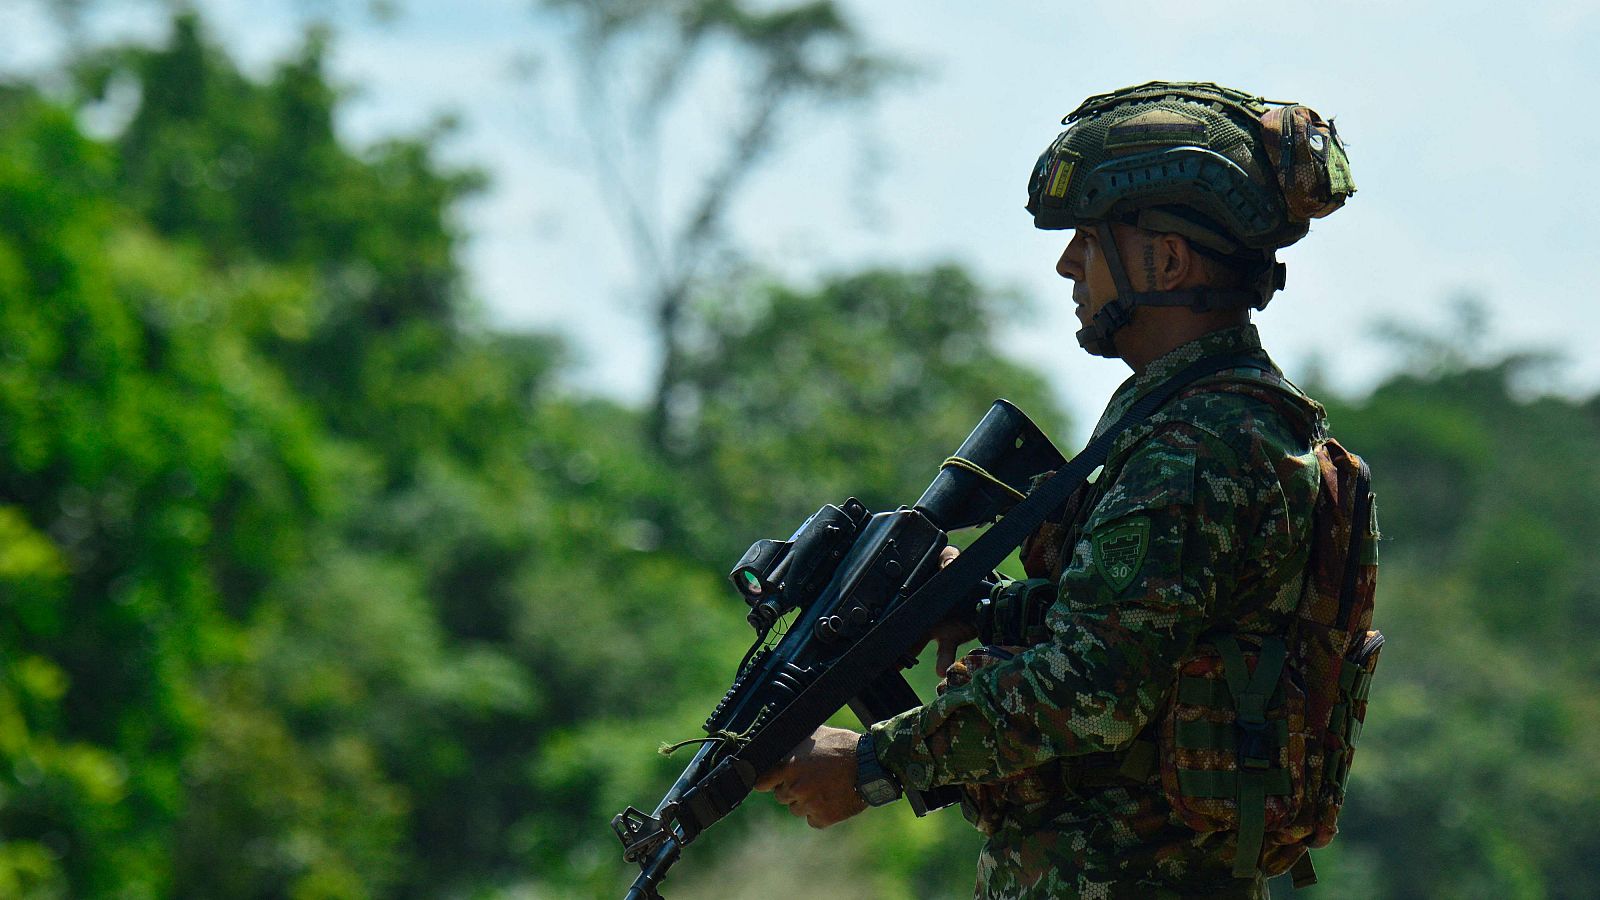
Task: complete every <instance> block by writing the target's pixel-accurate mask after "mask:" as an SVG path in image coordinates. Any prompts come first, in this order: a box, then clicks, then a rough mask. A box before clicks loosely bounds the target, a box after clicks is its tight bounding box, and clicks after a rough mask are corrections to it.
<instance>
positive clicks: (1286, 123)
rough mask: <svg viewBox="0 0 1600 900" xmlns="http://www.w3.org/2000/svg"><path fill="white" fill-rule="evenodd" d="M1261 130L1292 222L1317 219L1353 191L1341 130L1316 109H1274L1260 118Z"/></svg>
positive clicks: (1334, 208)
mask: <svg viewBox="0 0 1600 900" xmlns="http://www.w3.org/2000/svg"><path fill="white" fill-rule="evenodd" d="M1261 129H1262V139H1263V143H1264V144H1265V145H1266V151H1267V158H1268V159H1269V160H1270V161H1271V162H1272V168H1273V171H1274V172H1276V173H1277V176H1278V186H1279V187H1281V188H1282V189H1283V197H1284V200H1285V201H1286V203H1287V205H1288V211H1289V218H1290V219H1291V220H1294V221H1300V222H1304V221H1307V220H1309V219H1320V218H1322V217H1323V216H1326V215H1328V214H1329V213H1331V212H1333V211H1334V210H1336V209H1338V208H1339V207H1341V206H1343V205H1344V201H1345V200H1346V199H1348V198H1349V197H1350V195H1351V194H1354V193H1355V192H1356V184H1355V180H1354V179H1353V178H1351V176H1350V158H1349V157H1348V156H1346V155H1345V151H1344V144H1343V142H1341V141H1340V140H1339V130H1338V129H1337V128H1335V127H1334V125H1333V123H1332V122H1326V121H1323V118H1322V117H1321V116H1320V115H1318V114H1317V113H1316V111H1315V110H1313V109H1311V108H1310V107H1307V106H1300V105H1298V104H1296V105H1293V106H1280V107H1275V108H1273V109H1270V110H1268V111H1267V112H1266V113H1265V114H1263V115H1262V117H1261Z"/></svg>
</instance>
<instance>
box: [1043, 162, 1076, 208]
mask: <svg viewBox="0 0 1600 900" xmlns="http://www.w3.org/2000/svg"><path fill="white" fill-rule="evenodd" d="M1077 167H1078V161H1077V160H1073V159H1058V160H1056V162H1055V166H1053V167H1052V168H1051V170H1050V182H1049V191H1050V196H1052V197H1055V198H1057V199H1060V198H1062V197H1065V196H1066V195H1067V188H1068V187H1069V186H1070V185H1071V184H1072V170H1073V169H1075V168H1077Z"/></svg>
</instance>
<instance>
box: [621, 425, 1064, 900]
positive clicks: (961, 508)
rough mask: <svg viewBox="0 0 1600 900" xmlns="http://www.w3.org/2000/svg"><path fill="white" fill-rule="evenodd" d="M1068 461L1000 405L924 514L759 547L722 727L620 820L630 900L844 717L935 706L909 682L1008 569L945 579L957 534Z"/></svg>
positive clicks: (715, 725)
mask: <svg viewBox="0 0 1600 900" xmlns="http://www.w3.org/2000/svg"><path fill="white" fill-rule="evenodd" d="M1062 462H1063V458H1062V456H1061V453H1060V452H1058V451H1057V450H1056V448H1055V447H1054V445H1052V444H1051V443H1050V440H1049V438H1047V437H1045V435H1044V433H1043V432H1041V431H1040V430H1039V428H1038V427H1037V426H1036V425H1034V424H1033V422H1032V421H1030V420H1029V419H1028V417H1027V416H1026V415H1024V414H1023V413H1022V411H1021V410H1019V409H1017V408H1016V407H1015V406H1013V405H1012V404H1010V403H1008V402H1006V401H1004V400H997V401H995V403H994V405H993V406H992V407H991V408H990V409H989V412H988V414H987V415H985V416H984V418H983V420H982V421H981V422H979V423H978V426H977V427H976V428H975V429H973V431H972V434H971V435H969V436H968V437H967V439H966V441H964V442H963V443H962V444H961V447H960V449H958V450H957V451H956V453H955V455H954V456H952V457H950V458H949V459H948V460H946V461H945V462H944V464H943V465H942V466H941V467H940V470H939V474H938V475H937V476H936V477H935V478H934V480H933V482H932V484H930V485H929V486H928V489H927V491H925V492H924V493H923V495H922V497H921V499H919V500H917V502H916V504H915V505H913V506H910V507H905V506H902V507H900V508H899V509H897V510H895V511H893V512H879V513H873V512H870V511H869V510H868V509H867V508H866V507H865V506H863V505H862V504H861V502H860V501H858V500H856V499H855V498H853V497H852V498H850V499H849V500H846V501H845V502H844V503H842V504H839V505H833V504H829V505H827V506H824V507H822V508H821V509H819V510H817V512H816V513H815V514H814V515H812V516H811V517H810V518H809V519H807V520H806V521H805V523H804V524H802V525H801V526H800V528H799V529H798V530H796V531H795V533H794V535H793V536H791V537H790V538H789V539H788V540H786V541H775V540H762V541H756V542H755V543H754V544H752V545H751V547H750V549H749V550H748V551H746V552H745V554H744V556H743V557H742V558H741V559H740V560H739V563H738V565H736V566H734V568H733V571H732V572H731V573H730V574H729V576H728V578H729V580H730V581H732V582H733V586H734V588H735V589H736V590H737V591H738V593H739V595H740V596H741V597H742V598H743V599H744V601H745V603H746V604H748V605H749V607H750V612H749V616H748V620H749V622H750V625H751V627H752V628H754V629H755V631H756V640H755V643H754V644H752V645H751V647H750V652H749V653H747V654H745V657H744V659H743V661H742V662H741V663H740V665H739V668H738V672H737V675H736V676H735V678H734V680H733V685H732V687H730V688H729V689H728V692H727V694H726V695H724V696H723V698H722V701H721V702H720V703H718V704H717V707H716V709H715V710H714V711H713V712H712V713H711V716H710V718H708V719H706V722H705V731H706V734H707V735H708V737H706V738H704V739H703V740H702V742H701V744H700V747H699V748H698V750H697V752H696V753H695V755H694V758H693V759H692V760H691V761H690V763H689V765H688V767H687V768H685V769H684V770H683V774H682V775H680V776H678V780H677V781H676V782H675V783H674V784H673V785H672V787H671V789H670V790H668V791H667V793H666V796H665V797H663V798H662V800H661V802H660V803H658V804H656V806H655V809H654V811H653V812H651V813H648V814H647V813H644V812H643V811H641V810H638V809H635V808H633V807H631V806H630V807H628V808H627V809H626V810H625V811H623V812H622V813H619V814H618V815H617V816H616V817H615V818H614V819H612V822H611V827H612V828H613V830H615V831H616V833H617V837H618V838H620V839H621V841H622V846H623V858H624V859H625V860H627V861H628V862H632V863H637V864H638V865H639V866H640V869H641V871H640V873H639V876H638V878H637V879H636V880H635V881H634V883H633V887H632V888H631V889H630V890H629V892H628V894H627V900H660V897H661V894H660V893H659V890H658V887H659V885H660V883H661V881H662V880H663V879H664V878H665V876H666V873H667V869H668V868H669V867H670V866H672V864H673V863H674V862H676V861H677V860H678V858H679V856H680V855H681V853H682V851H683V848H684V847H685V846H687V845H688V844H689V843H690V842H692V841H694V839H695V838H697V837H699V836H700V833H701V832H703V831H704V830H705V829H706V828H707V827H709V826H710V825H711V824H712V823H714V822H716V821H718V820H720V819H721V818H723V817H724V816H726V815H728V814H729V813H730V812H732V811H733V809H734V808H735V807H737V806H738V805H739V803H740V802H741V801H742V800H743V799H744V798H745V797H746V796H748V795H749V793H750V791H751V788H752V786H753V785H754V784H755V781H756V777H757V775H759V774H760V773H762V772H764V771H766V770H768V769H770V768H772V767H773V766H774V765H776V764H777V763H778V762H779V761H781V760H782V759H783V758H784V757H785V756H786V755H788V754H789V752H790V751H792V750H793V749H794V747H795V746H796V745H798V744H799V743H800V741H801V740H803V739H804V738H806V737H807V736H809V735H810V734H811V732H812V731H814V730H815V729H816V728H817V726H819V725H821V724H823V723H824V722H825V721H827V720H828V718H830V717H831V716H832V715H833V714H834V713H836V712H838V711H839V710H840V709H842V708H844V707H845V706H849V707H850V709H851V711H852V712H854V713H855V714H856V715H857V716H858V717H859V718H860V719H861V721H862V723H863V724H864V725H871V724H873V723H876V722H880V721H883V720H884V719H887V718H889V717H891V716H894V715H896V714H898V713H901V712H904V711H905V710H908V709H911V708H913V707H915V706H918V705H920V704H921V702H922V701H921V700H919V699H918V697H917V694H916V691H915V690H914V689H913V688H912V687H911V686H910V685H909V684H907V683H906V680H905V678H904V677H902V676H901V674H900V670H901V669H902V668H906V667H908V666H909V665H911V664H914V663H915V662H916V658H915V655H914V653H915V651H916V650H917V649H918V648H919V647H920V646H921V645H922V644H923V643H924V642H925V641H926V639H927V636H928V633H929V629H930V628H931V627H932V626H933V625H935V624H937V623H939V622H941V621H944V620H945V619H947V618H949V617H950V616H951V615H952V614H956V613H957V612H958V611H959V610H960V609H961V607H962V606H963V605H964V604H971V603H972V602H973V601H974V599H975V593H977V591H978V590H979V589H980V584H979V583H980V581H981V579H982V578H983V577H984V576H985V575H986V574H987V571H988V569H989V568H990V566H991V565H992V563H989V564H982V565H979V560H978V559H972V558H967V557H958V558H957V560H956V561H955V562H954V563H952V564H951V565H949V566H947V567H945V568H944V569H943V570H941V568H940V565H939V556H940V551H942V550H943V549H944V548H945V546H947V544H948V543H949V541H948V535H949V532H951V531H956V530H959V529H962V528H970V527H973V526H976V525H980V524H983V523H986V522H992V521H994V520H995V519H997V518H999V517H1000V516H1001V515H1003V514H1004V513H1005V512H1006V511H1007V510H1008V509H1010V508H1011V507H1012V506H1014V505H1016V504H1017V503H1018V502H1019V501H1021V500H1022V499H1023V498H1024V496H1025V494H1026V493H1027V491H1028V489H1029V486H1030V484H1031V482H1032V479H1033V476H1035V475H1038V474H1040V473H1042V472H1046V471H1049V470H1052V469H1056V468H1058V467H1060V466H1061V464H1062ZM1019 537H1020V535H1019ZM1012 546H1015V543H1014V541H1013V543H1012ZM996 559H998V556H996ZM785 625H786V626H787V627H784V626H785ZM906 796H907V799H908V800H909V801H910V803H911V808H912V810H913V811H914V812H915V813H916V814H917V815H919V816H922V815H926V814H928V813H929V812H930V811H932V810H935V809H939V808H941V807H944V806H947V805H949V804H950V803H952V802H954V801H955V800H956V799H957V795H956V793H955V790H954V789H953V788H941V789H935V790H933V791H915V790H908V791H907V792H906Z"/></svg>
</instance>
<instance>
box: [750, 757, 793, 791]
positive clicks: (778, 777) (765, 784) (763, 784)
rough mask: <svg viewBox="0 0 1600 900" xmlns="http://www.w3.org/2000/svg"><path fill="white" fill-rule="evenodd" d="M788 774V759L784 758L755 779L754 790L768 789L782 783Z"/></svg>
mask: <svg viewBox="0 0 1600 900" xmlns="http://www.w3.org/2000/svg"><path fill="white" fill-rule="evenodd" d="M788 774H789V760H787V759H786V760H784V761H783V762H781V763H778V764H777V765H776V766H774V767H773V768H772V771H770V772H768V773H767V774H765V775H763V776H761V777H760V778H757V779H756V784H755V790H758V791H770V790H773V789H774V788H776V787H778V786H779V785H781V784H783V782H784V779H785V778H786V777H787V776H788Z"/></svg>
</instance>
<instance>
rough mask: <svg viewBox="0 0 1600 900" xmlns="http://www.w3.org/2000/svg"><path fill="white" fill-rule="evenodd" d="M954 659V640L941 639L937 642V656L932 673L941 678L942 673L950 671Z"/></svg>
mask: <svg viewBox="0 0 1600 900" xmlns="http://www.w3.org/2000/svg"><path fill="white" fill-rule="evenodd" d="M955 661H956V643H955V641H945V640H941V641H940V642H939V658H938V659H937V660H936V661H935V662H934V664H933V674H935V675H937V676H939V677H940V678H943V677H944V673H946V672H948V671H950V667H951V666H952V665H954V664H955Z"/></svg>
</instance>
